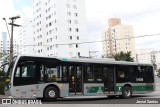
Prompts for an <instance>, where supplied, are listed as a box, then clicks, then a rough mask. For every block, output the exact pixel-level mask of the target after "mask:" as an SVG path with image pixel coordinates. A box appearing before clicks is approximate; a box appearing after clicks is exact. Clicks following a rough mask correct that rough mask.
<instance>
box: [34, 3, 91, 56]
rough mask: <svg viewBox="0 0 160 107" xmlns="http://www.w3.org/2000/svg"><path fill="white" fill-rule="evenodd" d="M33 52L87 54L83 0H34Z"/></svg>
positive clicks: (65, 54) (69, 54)
mask: <svg viewBox="0 0 160 107" xmlns="http://www.w3.org/2000/svg"><path fill="white" fill-rule="evenodd" d="M33 24H34V25H33V30H34V31H33V43H34V49H33V52H34V54H35V55H42V56H58V57H77V56H86V57H88V56H89V48H88V45H87V44H80V43H82V42H84V41H87V25H86V15H85V0H33Z"/></svg>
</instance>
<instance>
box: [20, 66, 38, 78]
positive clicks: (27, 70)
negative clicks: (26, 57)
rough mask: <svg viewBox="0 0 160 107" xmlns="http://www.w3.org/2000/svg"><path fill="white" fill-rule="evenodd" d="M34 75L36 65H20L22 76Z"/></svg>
mask: <svg viewBox="0 0 160 107" xmlns="http://www.w3.org/2000/svg"><path fill="white" fill-rule="evenodd" d="M35 75H36V65H35V64H27V65H24V66H22V77H30V78H35Z"/></svg>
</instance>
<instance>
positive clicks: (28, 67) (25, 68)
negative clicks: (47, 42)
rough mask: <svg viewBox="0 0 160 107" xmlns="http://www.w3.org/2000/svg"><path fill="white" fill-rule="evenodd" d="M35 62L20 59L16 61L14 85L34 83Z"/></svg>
mask: <svg viewBox="0 0 160 107" xmlns="http://www.w3.org/2000/svg"><path fill="white" fill-rule="evenodd" d="M35 83H37V81H36V64H35V63H34V62H33V61H22V62H19V63H18V66H17V68H16V72H15V74H14V84H13V85H14V86H21V85H30V84H35Z"/></svg>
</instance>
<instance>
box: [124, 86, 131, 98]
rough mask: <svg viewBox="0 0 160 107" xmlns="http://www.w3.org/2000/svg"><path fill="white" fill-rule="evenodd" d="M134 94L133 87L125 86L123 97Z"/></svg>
mask: <svg viewBox="0 0 160 107" xmlns="http://www.w3.org/2000/svg"><path fill="white" fill-rule="evenodd" d="M131 96H132V89H131V87H129V86H125V87H123V90H122V97H123V98H130V97H131Z"/></svg>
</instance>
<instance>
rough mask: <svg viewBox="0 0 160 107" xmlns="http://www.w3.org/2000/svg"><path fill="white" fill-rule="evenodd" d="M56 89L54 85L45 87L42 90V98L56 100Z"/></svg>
mask: <svg viewBox="0 0 160 107" xmlns="http://www.w3.org/2000/svg"><path fill="white" fill-rule="evenodd" d="M58 93H59V92H58V90H57V88H55V87H51V86H50V87H47V88H46V89H45V92H44V98H45V99H47V100H57V98H58Z"/></svg>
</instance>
